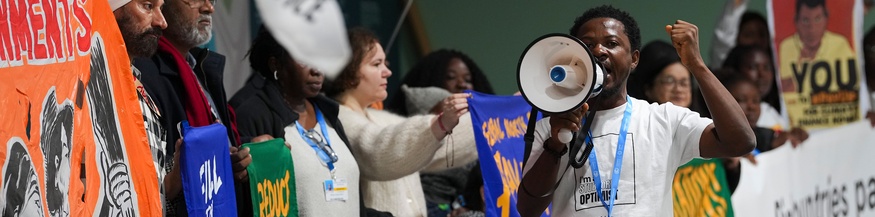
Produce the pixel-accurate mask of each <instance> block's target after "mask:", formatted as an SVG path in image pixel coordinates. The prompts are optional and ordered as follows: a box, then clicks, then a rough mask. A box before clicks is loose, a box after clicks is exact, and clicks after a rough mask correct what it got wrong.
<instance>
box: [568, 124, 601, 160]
mask: <svg viewBox="0 0 875 217" xmlns="http://www.w3.org/2000/svg"><path fill="white" fill-rule="evenodd" d="M584 121H586V122H585V123H584V124H583V128H581V129H580V132H576V133H574V138H572V140H574V141H573V142H572V143H571V150H570V152H568V158H569V159H571V160H570V162H569V163H570V164H571V166H572V167H574V168H581V167H583V164H584V163H586V160H587V159H588V158H589V153H590V152H592V149H593V148H594V147H595V146H594V145H593V144H592V143H589V142H587V143H586V148H585V149H583V152H580V148H581V147H583V144H584V143H585V141H586V137H587V136H590V137H591V135H589V134H588V133H589V132H590V130H589V129H590V127H592V123H593V122H595V112H592V111H590V112H588V114H587V115H586V119H585V120H584ZM581 132H583V133H586V134H584V135H586V136H584V138H580V137H579V136H578V135H579V133H581ZM578 154H579V156H580V157H578Z"/></svg>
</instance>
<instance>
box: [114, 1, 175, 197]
mask: <svg viewBox="0 0 875 217" xmlns="http://www.w3.org/2000/svg"><path fill="white" fill-rule="evenodd" d="M109 5H110V7H112V10H113V15H115V20H116V23H118V27H119V31H120V32H121V34H122V39H124V41H125V47H126V48H127V53H128V58H130V59H131V61H132V63H133V59H134V58H135V57H149V56H152V55H153V54H155V51H156V50H157V49H158V38H159V37H161V34H162V31H163V30H164V29H165V28H167V22H166V21H165V20H164V15H163V14H162V12H161V6H163V5H164V0H109ZM131 71H132V73H133V74H134V84H135V85H136V88H137V98H138V99H139V100H140V109H141V110H142V112H143V124H144V125H145V129H146V135H147V137H148V138H147V140H148V142H149V147H150V149H151V151H152V160H153V161H154V162H155V170H156V172H157V174H158V183H159V184H158V186H159V190H160V194H161V202H162V203H161V204H162V211H165V212H166V209H164V208H163V207H166V206H163V205H164V204H165V197H164V195H165V192H164V190H165V189H166V188H165V186H164V184H165V182H164V177H165V175H166V174H167V172H168V170H169V168H170V164H168V163H169V162H167V161H166V160H165V159H166V154H165V151H164V150H165V145H166V144H167V142H166V141H167V140H166V139H167V138H166V133H165V132H166V131H165V130H164V128H163V127H162V126H161V122H160V118H161V116H160V115H159V114H160V113H159V112H158V109H157V108H158V107H157V105H155V101H154V100H152V97H151V96H150V95H149V93H147V92H146V90H145V88H143V84H142V83H141V82H140V78H141V73H140V71H139V70H137V68H136V67H134V66H133V65H131ZM174 163H176V162H174ZM177 174H178V172H177ZM176 177H179V176H178V175H176ZM171 184H173V183H171ZM173 189H180V188H173Z"/></svg>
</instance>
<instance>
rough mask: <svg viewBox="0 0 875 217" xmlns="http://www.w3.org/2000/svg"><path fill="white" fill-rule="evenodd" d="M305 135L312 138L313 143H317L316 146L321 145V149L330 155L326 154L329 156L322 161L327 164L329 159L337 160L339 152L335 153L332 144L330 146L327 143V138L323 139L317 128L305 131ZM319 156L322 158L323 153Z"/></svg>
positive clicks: (333, 161)
mask: <svg viewBox="0 0 875 217" xmlns="http://www.w3.org/2000/svg"><path fill="white" fill-rule="evenodd" d="M304 136H306V137H307V139H310V141H313V143H316V146H319V149H321V150H322V152H323V153H324V154H327V155H328V156H326V157H328V158H327V159H326V158H323V159H322V161H323V162H322V163H326V164H327V163H329V162H327V161H329V160H330V161H331V162H330V163H335V162H337V153H334V149H333V148H331V146H329V145H328V144H327V143H325V140H323V139H322V134H320V133H319V131H316V130H315V129H310V130H307V132H305V133H304ZM319 156H320V158H322V153H319Z"/></svg>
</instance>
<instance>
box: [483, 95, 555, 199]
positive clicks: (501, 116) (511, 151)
mask: <svg viewBox="0 0 875 217" xmlns="http://www.w3.org/2000/svg"><path fill="white" fill-rule="evenodd" d="M470 93H471V94H473V97H472V98H470V99H468V106H469V109H470V112H471V121H472V123H473V125H474V140H475V142H477V155H478V156H479V157H480V171H481V172H482V173H483V193H484V199H485V201H484V202H485V203H484V206H485V207H486V216H520V215H519V213H518V212H517V209H516V203H517V191H516V190H517V187H518V186H519V184H520V181H521V180H522V172H523V157H524V155H525V142H524V141H523V136H524V135H525V134H526V128H527V126H526V124H527V123H528V121H529V112H531V110H532V107H531V106H530V105H529V104H528V103H526V100H525V99H523V97H522V96H494V95H489V94H482V93H477V92H470ZM539 118H540V116H539ZM542 216H549V215H548V214H547V213H544V214H542Z"/></svg>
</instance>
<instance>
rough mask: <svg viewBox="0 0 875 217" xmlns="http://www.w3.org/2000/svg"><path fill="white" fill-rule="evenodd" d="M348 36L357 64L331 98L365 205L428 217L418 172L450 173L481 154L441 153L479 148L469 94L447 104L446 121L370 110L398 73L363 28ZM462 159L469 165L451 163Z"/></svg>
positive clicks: (341, 79)
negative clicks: (447, 170) (356, 167)
mask: <svg viewBox="0 0 875 217" xmlns="http://www.w3.org/2000/svg"><path fill="white" fill-rule="evenodd" d="M348 33H349V41H350V47H352V49H353V58H352V61H351V62H350V63H349V64H348V65H347V66H346V68H344V70H343V71H342V72H341V74H340V75H339V76H338V77H337V79H336V80H335V81H333V82H332V87H333V88H329V89H328V91H329V92H328V93H329V95H331V96H333V97H334V98H335V99H337V100H338V101H339V102H340V103H341V105H342V106H341V107H340V112H339V117H340V119H341V120H343V124H344V130H345V131H346V132H347V136H349V141H350V144H349V145H350V148H351V149H352V152H353V154H355V155H356V159H357V160H358V163H359V169H360V170H361V176H362V179H363V182H362V189H364V192H363V194H364V200H365V204H366V205H367V206H368V207H372V208H375V209H380V210H387V211H390V212H392V214H394V215H396V216H426V206H425V198H424V196H423V192H422V186H421V184H420V180H419V174H418V172H419V171H420V170H427V169H429V165H437V163H434V162H440V166H433V167H441V168H442V169H445V168H446V166H444V165H445V164H446V165H459V166H461V165H464V164H465V163H467V162H470V160H473V159H476V157H477V155H476V152H475V153H470V154H466V153H462V152H456V151H455V150H447V149H444V150H441V149H442V148H452V149H456V148H465V147H474V135H473V128H472V126H471V122H470V120H471V119H470V118H469V117H466V115H467V113H468V103H467V98H468V97H469V94H464V93H457V94H453V95H451V96H449V97H447V98H445V99H444V100H442V101H441V105H440V106H441V107H442V109H441V110H442V111H443V112H442V113H441V114H440V115H418V116H413V117H409V118H404V117H401V116H398V115H395V114H392V113H389V112H385V111H379V110H374V109H371V108H368V107H367V105H371V104H373V103H375V102H380V101H382V100H384V99H386V97H387V92H386V86H387V78H388V77H389V76H390V75H392V72H391V71H390V70H389V69H388V68H387V62H386V54H385V53H384V52H383V47H382V46H380V43H379V40H378V39H377V37H376V36H374V35H373V33H371V32H369V31H368V30H365V29H360V28H353V29H350V30H349V32H348ZM451 134H452V135H451ZM445 141H447V142H445ZM445 143H447V145H445ZM446 146H450V147H446ZM454 154H459V155H458V156H454ZM467 155H470V156H467ZM457 158H458V159H466V161H465V162H451V161H456V159H457Z"/></svg>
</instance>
